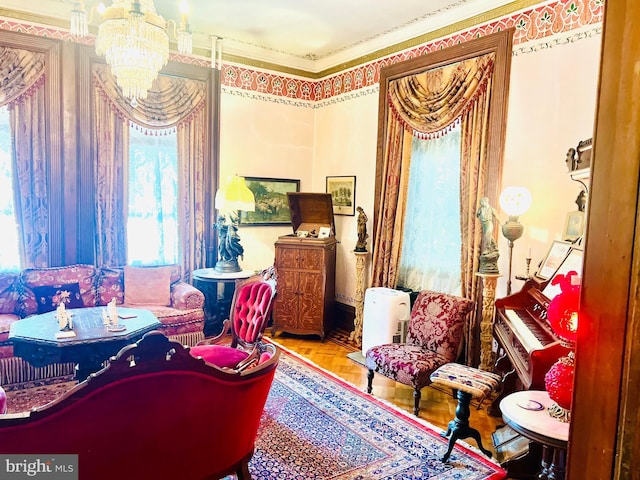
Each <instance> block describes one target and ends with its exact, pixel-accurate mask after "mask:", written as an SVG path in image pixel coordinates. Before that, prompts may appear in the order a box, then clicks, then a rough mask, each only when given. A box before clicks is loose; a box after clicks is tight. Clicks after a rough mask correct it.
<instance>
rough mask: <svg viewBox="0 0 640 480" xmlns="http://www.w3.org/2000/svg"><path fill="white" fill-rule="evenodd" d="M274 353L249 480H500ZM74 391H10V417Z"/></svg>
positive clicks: (326, 375)
mask: <svg viewBox="0 0 640 480" xmlns="http://www.w3.org/2000/svg"><path fill="white" fill-rule="evenodd" d="M280 348H281V349H282V354H281V356H280V364H279V365H278V369H277V371H276V376H275V380H274V382H273V386H272V388H271V391H270V393H269V397H268V399H267V403H266V405H265V410H264V413H263V416H262V420H261V425H260V429H259V431H258V438H257V440H256V449H255V453H254V456H253V458H252V460H251V462H250V463H249V470H250V472H251V475H252V477H253V479H254V480H293V479H295V480H329V479H332V480H347V479H349V480H376V479H404V480H409V479H432V480H462V479H464V480H499V479H504V478H506V474H505V472H504V470H502V469H501V468H500V467H499V466H498V465H497V464H496V463H494V462H493V461H491V460H489V459H487V458H486V457H485V456H484V455H482V454H481V453H480V452H479V451H478V450H477V449H476V448H475V447H472V446H470V445H468V444H466V443H464V442H460V441H458V443H457V444H456V447H455V449H454V450H453V452H452V454H451V458H450V459H449V462H448V463H444V464H443V463H442V462H441V461H440V459H441V458H442V456H443V455H444V453H445V451H446V448H447V440H446V439H444V438H442V437H441V436H440V432H441V430H440V429H438V428H436V427H434V426H433V425H430V424H428V423H427V422H425V421H424V420H421V419H419V418H416V417H414V416H412V415H410V414H407V413H405V412H403V411H401V410H400V409H398V408H397V407H395V406H393V405H390V404H387V403H386V402H384V401H381V400H378V399H376V398H375V397H373V396H371V395H368V394H366V393H364V392H361V391H360V390H359V389H358V388H356V387H354V386H353V385H350V384H348V383H346V382H344V381H342V380H340V379H339V378H337V377H336V376H334V375H333V374H332V373H330V372H327V371H325V370H323V369H321V368H319V367H317V366H315V365H313V364H311V363H309V362H308V361H306V360H305V359H303V358H301V357H299V356H298V355H296V354H295V353H292V352H289V351H288V350H286V349H284V348H282V347H280ZM73 384H74V383H73V382H72V381H71V382H69V381H60V380H58V381H57V382H55V383H53V384H48V385H44V384H42V383H38V384H29V385H26V384H25V385H22V386H21V388H13V389H9V390H8V391H7V400H8V405H9V412H19V411H24V410H27V409H29V408H30V407H32V406H35V405H42V404H44V403H47V402H48V401H51V400H54V399H55V398H57V397H58V396H60V395H62V394H63V393H64V392H65V391H66V390H67V389H69V388H71V386H73ZM234 478H235V477H234V476H230V477H227V480H231V479H234ZM185 480H186V479H185Z"/></svg>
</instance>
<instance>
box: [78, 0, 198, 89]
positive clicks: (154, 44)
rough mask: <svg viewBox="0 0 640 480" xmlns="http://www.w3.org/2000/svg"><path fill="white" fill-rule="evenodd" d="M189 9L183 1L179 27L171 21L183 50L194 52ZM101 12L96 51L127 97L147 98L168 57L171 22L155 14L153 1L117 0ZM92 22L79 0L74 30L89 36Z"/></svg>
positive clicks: (80, 34) (179, 49) (179, 45)
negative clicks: (188, 17) (188, 19)
mask: <svg viewBox="0 0 640 480" xmlns="http://www.w3.org/2000/svg"><path fill="white" fill-rule="evenodd" d="M101 6H102V4H101ZM187 9H188V7H187V5H186V1H184V0H183V1H182V3H181V4H180V12H181V19H180V25H178V26H177V28H176V24H175V22H174V21H173V20H170V21H169V23H173V26H174V35H175V36H176V38H177V40H178V51H179V52H180V53H191V49H192V40H191V31H190V30H189V24H188V23H187ZM98 12H99V13H100V14H101V16H102V21H101V22H100V25H99V26H98V35H97V37H96V53H97V54H98V55H101V56H104V57H105V60H106V61H107V63H108V64H109V66H110V67H111V72H112V73H113V75H114V76H115V78H116V83H117V84H118V86H119V87H120V89H121V90H122V94H123V95H124V96H125V97H126V98H128V99H131V100H132V101H135V100H137V99H140V98H146V96H147V91H148V90H149V89H150V88H151V85H152V84H153V81H154V80H155V79H156V78H157V77H158V73H159V72H160V69H161V68H162V67H163V66H165V65H166V64H167V60H168V58H169V33H168V31H167V26H168V24H169V23H168V22H166V21H165V19H164V18H162V16H160V15H158V14H157V13H156V8H155V5H154V3H153V0H140V1H130V0H114V1H113V2H112V3H111V6H110V7H108V8H104V6H102V8H99V10H98ZM91 13H93V9H92V10H91ZM89 23H91V20H90V18H89V16H88V15H87V12H86V9H85V6H84V2H82V1H79V2H76V4H75V5H74V8H73V10H72V12H71V33H72V34H73V35H78V36H86V35H88V24H89ZM176 30H177V31H176Z"/></svg>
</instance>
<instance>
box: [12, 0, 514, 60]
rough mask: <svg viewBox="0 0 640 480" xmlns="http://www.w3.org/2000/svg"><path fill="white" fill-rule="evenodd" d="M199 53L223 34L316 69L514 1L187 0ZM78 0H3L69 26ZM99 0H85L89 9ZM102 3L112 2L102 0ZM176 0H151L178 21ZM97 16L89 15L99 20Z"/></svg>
mask: <svg viewBox="0 0 640 480" xmlns="http://www.w3.org/2000/svg"><path fill="white" fill-rule="evenodd" d="M187 1H188V4H189V9H190V13H189V23H190V26H191V29H192V31H193V43H194V49H195V51H196V53H197V52H198V51H200V52H208V51H209V50H210V49H211V37H212V36H217V37H221V38H222V39H223V41H222V45H223V53H224V54H225V55H234V56H239V57H242V58H246V59H251V60H253V61H258V62H265V63H270V64H275V65H279V66H284V67H288V68H293V69H299V70H302V71H305V72H321V71H323V70H326V69H330V68H332V67H335V66H336V65H340V64H343V63H345V62H349V61H351V60H354V59H356V58H360V57H362V56H365V55H368V54H370V53H372V52H375V51H378V50H380V49H382V48H385V47H388V46H391V45H397V44H400V43H402V42H406V41H408V40H410V39H413V38H415V37H418V36H420V35H424V34H426V33H428V32H431V31H433V30H437V29H439V28H442V27H445V26H446V25H450V24H452V23H456V22H460V21H463V20H465V19H468V18H470V17H473V16H476V15H478V14H481V13H483V12H486V11H488V10H491V9H493V8H497V7H501V6H503V5H506V4H509V3H518V2H514V1H513V0H396V1H390V0H321V1H320V0H187ZM74 3H75V0H38V1H37V2H36V1H33V0H31V1H25V0H0V9H2V11H1V12H0V13H2V14H3V15H6V14H7V12H8V11H12V10H13V11H18V12H21V13H22V14H23V15H25V17H24V18H27V19H28V18H29V16H30V15H31V16H36V17H37V19H38V20H39V21H41V22H43V23H49V20H51V19H53V21H52V23H53V24H56V25H63V26H64V25H67V24H68V19H69V16H70V11H71V9H72V8H73V5H74ZM98 3H99V1H98V0H85V4H86V6H87V9H90V8H91V7H92V6H94V5H97V4H98ZM105 3H106V4H107V5H109V4H110V2H109V1H107V2H105ZM178 4H179V0H155V6H156V10H157V12H158V13H159V14H161V15H162V16H163V17H164V18H165V19H166V20H169V19H174V20H176V21H178V20H179V18H180V14H179V9H178ZM98 21H99V15H98V14H97V12H96V14H94V15H93V24H94V25H97V23H98Z"/></svg>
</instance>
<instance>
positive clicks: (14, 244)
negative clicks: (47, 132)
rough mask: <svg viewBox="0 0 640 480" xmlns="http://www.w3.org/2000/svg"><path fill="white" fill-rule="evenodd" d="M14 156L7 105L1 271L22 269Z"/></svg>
mask: <svg viewBox="0 0 640 480" xmlns="http://www.w3.org/2000/svg"><path fill="white" fill-rule="evenodd" d="M12 158H13V152H12V149H11V126H10V125H9V109H8V108H7V107H6V106H5V107H1V108H0V232H2V235H0V271H18V270H20V250H19V248H18V226H17V222H16V214H15V209H14V206H13V167H12V163H13V162H12Z"/></svg>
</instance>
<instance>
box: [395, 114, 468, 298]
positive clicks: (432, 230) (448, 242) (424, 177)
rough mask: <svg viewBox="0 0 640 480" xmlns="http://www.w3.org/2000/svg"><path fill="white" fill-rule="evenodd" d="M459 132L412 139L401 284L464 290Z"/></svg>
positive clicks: (442, 290) (458, 291)
mask: <svg viewBox="0 0 640 480" xmlns="http://www.w3.org/2000/svg"><path fill="white" fill-rule="evenodd" d="M460 132H461V127H460V125H458V126H456V127H455V128H454V129H453V130H451V131H450V132H449V133H447V134H446V135H443V136H442V137H439V138H435V139H432V140H422V139H419V138H414V139H413V144H412V152H411V165H410V167H409V168H410V169H409V172H410V173H409V187H408V192H407V207H406V220H405V226H404V233H403V240H402V252H401V254H400V265H399V271H398V285H400V286H403V287H406V288H411V289H412V290H415V291H420V290H434V291H438V292H445V293H451V294H454V295H460V285H461V266H460V251H461V238H460V187H459V186H460V141H461V136H460V135H461V133H460Z"/></svg>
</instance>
